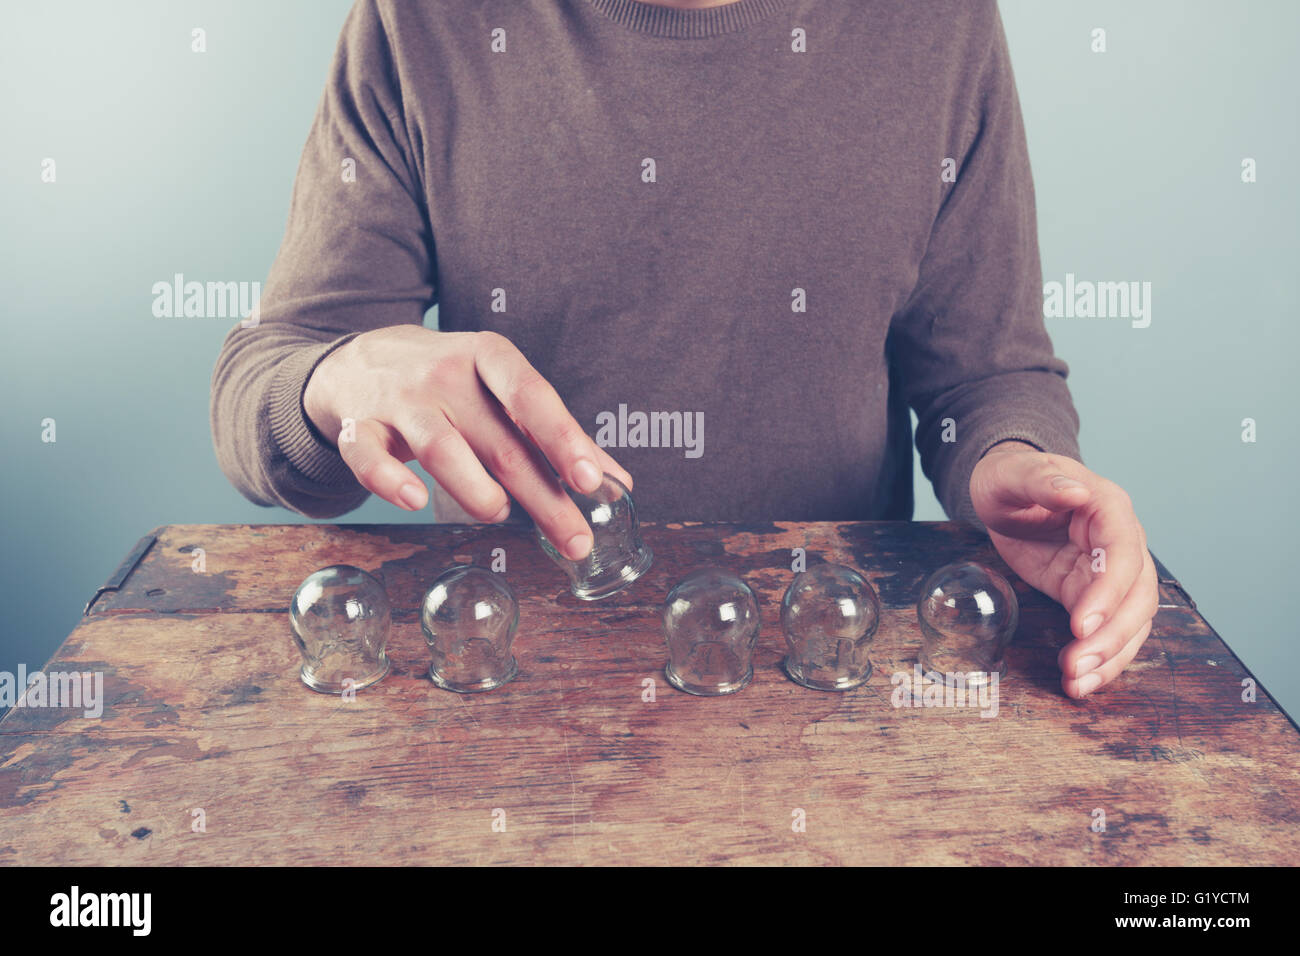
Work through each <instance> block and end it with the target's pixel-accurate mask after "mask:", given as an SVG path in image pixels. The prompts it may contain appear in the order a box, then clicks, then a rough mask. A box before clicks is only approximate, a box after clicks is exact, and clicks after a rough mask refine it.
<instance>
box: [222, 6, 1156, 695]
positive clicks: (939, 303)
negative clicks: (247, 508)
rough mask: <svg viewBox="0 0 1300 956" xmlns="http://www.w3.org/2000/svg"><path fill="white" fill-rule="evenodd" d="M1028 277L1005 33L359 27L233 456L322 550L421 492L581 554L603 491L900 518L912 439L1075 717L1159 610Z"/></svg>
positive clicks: (673, 15)
mask: <svg viewBox="0 0 1300 956" xmlns="http://www.w3.org/2000/svg"><path fill="white" fill-rule="evenodd" d="M1041 280H1042V275H1041V266H1040V263H1039V256H1038V244H1037V233H1036V223H1035V210H1034V197H1033V186H1032V180H1031V175H1030V167H1029V160H1028V155H1027V149H1026V143H1025V135H1024V129H1023V125H1022V119H1021V114H1020V107H1019V101H1018V98H1017V95H1016V91H1015V83H1014V78H1013V75H1012V71H1011V64H1010V61H1009V57H1008V53H1007V45H1006V40H1005V36H1004V34H1003V30H1002V24H1001V20H1000V17H999V15H998V11H997V7H996V5H995V3H994V0H981V2H977V3H976V2H969V0H927V2H912V3H907V4H897V3H891V2H884V0H882V2H868V0H861V2H856V0H855V2H848V0H732V2H727V3H721V2H707V0H694V2H691V0H656V2H653V3H651V2H643V0H529V2H521V0H483V2H475V3H471V2H464V3H433V2H425V3H418V2H417V3H401V2H396V0H358V2H357V4H356V6H355V7H354V8H353V10H352V11H351V13H350V15H349V17H348V20H347V23H346V25H345V27H344V29H343V34H342V37H341V39H340V43H339V48H338V51H337V54H336V57H335V60H334V64H333V67H332V70H331V73H330V77H329V81H328V83H327V86H326V89H325V93H324V96H323V97H322V99H321V102H320V105H319V108H318V111H317V115H316V119H315V122H314V124H313V126H312V129H311V132H310V134H309V138H308V142H307V145H306V148H305V149H304V152H303V157H302V162H301V165H300V167H299V170H298V178H297V181H296V184H295V187H294V195H293V201H292V206H291V211H290V216H289V223H288V229H287V231H286V234H285V238H284V242H283V244H282V246H281V249H280V252H279V255H278V256H277V258H276V261H275V264H274V266H273V268H272V271H271V275H270V277H269V279H268V281H267V284H266V289H265V292H264V295H263V297H262V301H261V305H260V317H259V321H258V322H257V323H256V324H254V325H253V327H251V328H237V329H235V330H232V332H231V333H230V335H229V336H228V338H227V339H226V342H225V345H224V347H223V350H222V353H221V356H220V359H219V360H218V363H217V367H216V371H215V373H214V378H213V401H212V425H213V433H214V436H215V441H216V446H217V455H218V459H219V461H220V463H221V466H222V468H223V469H224V471H225V472H226V474H227V475H228V476H229V477H230V479H231V480H232V481H233V482H234V483H235V485H236V486H237V487H238V488H239V489H240V490H241V491H242V492H243V493H244V494H245V495H247V496H248V497H249V498H251V499H252V500H254V501H257V502H259V503H262V504H279V505H282V506H284V507H288V508H292V509H295V510H297V511H299V512H301V513H303V514H307V515H311V516H313V517H333V516H336V515H339V514H342V513H344V512H346V511H348V510H350V509H352V508H355V507H356V506H357V505H359V504H360V503H361V502H362V501H363V500H364V499H365V498H366V497H367V496H368V495H369V494H372V493H373V494H377V495H379V496H380V497H381V498H384V499H385V500H387V501H389V502H392V503H393V504H395V505H398V506H399V507H403V508H407V509H412V510H414V509H420V508H423V507H425V505H426V504H427V503H428V489H427V488H426V487H425V485H424V483H423V482H422V481H421V480H420V479H419V478H418V477H417V475H416V473H415V472H413V471H412V470H411V469H410V468H408V467H407V466H406V465H405V464H404V462H409V461H418V462H419V463H420V465H421V466H422V467H423V468H424V469H425V471H427V472H428V473H429V474H430V475H431V476H432V477H433V478H434V479H435V482H436V484H435V493H445V494H446V495H448V496H450V498H452V499H454V500H455V502H457V503H458V504H459V506H460V508H461V509H463V511H464V512H466V513H467V514H468V515H469V516H470V517H471V518H472V519H475V520H479V521H501V520H504V519H505V518H506V517H507V515H508V514H509V513H510V498H511V497H513V499H514V500H515V501H516V502H517V503H518V504H519V505H520V506H522V508H523V509H524V510H525V511H526V512H527V513H528V514H530V515H531V516H532V517H533V518H534V519H535V520H536V522H537V523H538V525H539V526H540V527H541V528H542V530H543V531H544V532H545V533H546V535H547V537H548V538H549V539H550V540H551V541H555V542H557V543H561V546H562V547H563V549H564V550H565V551H566V552H567V553H568V554H570V556H572V557H574V558H580V557H582V556H583V555H585V554H586V553H587V551H588V549H589V548H590V545H591V538H590V535H589V534H588V533H587V529H586V525H585V524H584V522H583V520H582V518H581V517H580V515H579V514H578V512H577V510H576V508H574V507H573V505H572V503H571V502H570V501H569V499H568V498H567V496H566V495H565V494H564V491H563V488H562V487H561V484H560V481H563V482H565V483H567V484H568V485H569V486H571V487H573V488H576V489H578V490H580V491H589V490H591V489H593V488H594V487H595V485H596V484H597V483H598V481H599V480H600V474H601V472H609V473H611V474H613V475H615V476H616V477H618V478H619V479H621V480H622V481H623V482H624V483H625V484H627V485H629V486H631V484H632V477H631V475H630V474H629V472H635V473H636V474H637V476H638V484H637V503H638V506H639V509H640V510H641V512H642V514H643V516H644V517H647V518H651V519H659V520H666V519H680V520H685V519H714V520H744V519H772V520H781V519H784V520H830V519H838V520H852V519H883V518H910V517H911V513H912V498H911V434H910V432H911V429H910V419H909V417H908V412H907V407H908V406H909V405H910V406H911V407H912V408H913V409H914V410H915V411H916V413H917V416H918V429H917V436H916V441H917V447H918V448H919V450H920V453H921V460H922V465H923V468H924V471H925V473H926V475H927V476H928V477H929V478H930V480H931V481H932V482H933V484H934V487H935V489H936V494H937V495H938V497H939V499H940V501H941V502H942V503H943V505H944V508H945V510H946V511H947V512H948V514H949V515H950V516H952V517H953V518H958V519H963V520H967V521H970V522H972V523H975V524H976V525H979V526H983V527H985V528H986V529H987V530H988V533H989V535H990V538H991V540H992V542H993V544H994V545H995V546H996V548H997V549H998V552H999V553H1000V554H1001V555H1002V556H1003V558H1004V559H1005V560H1006V561H1007V563H1008V564H1009V565H1010V566H1011V567H1012V568H1013V569H1014V570H1015V571H1016V573H1017V574H1019V575H1020V576H1021V577H1022V578H1024V579H1025V580H1026V581H1027V582H1028V583H1030V584H1031V585H1033V586H1034V587H1036V588H1038V589H1039V590H1041V591H1043V592H1044V593H1046V594H1048V595H1050V596H1051V597H1052V598H1054V599H1056V600H1058V601H1060V602H1061V603H1062V604H1063V605H1064V606H1065V607H1066V608H1067V610H1069V612H1070V626H1071V629H1072V631H1073V633H1074V635H1075V640H1073V641H1072V642H1071V643H1070V644H1069V645H1067V646H1066V647H1065V648H1064V649H1063V650H1062V652H1061V655H1060V665H1061V668H1062V679H1061V683H1062V687H1063V689H1064V690H1065V692H1066V693H1067V694H1069V695H1070V696H1074V697H1081V696H1084V695H1086V694H1088V693H1090V692H1092V691H1094V690H1096V689H1097V688H1098V687H1099V686H1102V685H1104V684H1105V683H1107V682H1108V681H1110V680H1112V679H1114V677H1115V676H1116V675H1117V674H1119V673H1120V671H1121V670H1122V669H1123V668H1124V667H1125V666H1126V665H1127V664H1128V663H1129V661H1131V660H1132V658H1133V656H1134V655H1135V654H1136V653H1137V650H1138V648H1139V647H1140V646H1141V644H1142V642H1143V641H1144V640H1145V638H1146V636H1147V634H1148V632H1149V631H1150V626H1151V618H1152V616H1153V615H1154V613H1155V607H1156V579H1155V571H1154V568H1153V566H1152V562H1151V558H1150V555H1149V553H1148V552H1147V550H1146V543H1145V536H1144V532H1143V530H1142V526H1141V525H1140V524H1139V522H1138V520H1137V517H1136V516H1135V514H1134V512H1133V508H1132V505H1131V504H1130V502H1129V499H1128V497H1127V495H1125V493H1124V492H1123V491H1122V490H1121V489H1120V488H1119V487H1118V486H1117V485H1115V484H1114V483H1112V482H1110V481H1107V480H1106V479H1104V478H1101V477H1100V476H1098V475H1095V474H1093V473H1092V472H1091V471H1089V470H1088V469H1087V468H1085V467H1084V466H1083V465H1082V464H1081V463H1080V462H1079V460H1078V459H1079V457H1080V456H1079V451H1078V445H1077V439H1076V436H1077V431H1078V418H1077V415H1076V413H1075V410H1074V406H1073V404H1072V401H1071V398H1070V394H1069V390H1068V388H1067V387H1066V384H1065V378H1066V375H1067V372H1068V369H1067V367H1066V365H1065V363H1063V362H1062V361H1060V360H1059V359H1058V358H1056V357H1055V355H1054V354H1053V352H1052V347H1051V342H1050V340H1049V338H1048V336H1047V333H1046V331H1045V329H1044V327H1043V322H1042V299H1041V295H1042V286H1041ZM435 302H436V303H437V304H438V306H439V329H440V331H433V330H430V329H426V328H424V327H423V325H422V322H423V317H424V314H425V312H426V310H427V309H428V308H430V307H431V306H432V305H433V304H434V303H435ZM706 425H707V428H706V427H705V426H706ZM592 433H594V434H595V435H596V437H597V438H599V439H600V442H599V443H598V442H597V441H596V440H594V439H593V437H591V436H592ZM607 447H608V448H614V449H615V450H616V451H617V457H618V459H619V460H618V461H615V459H614V457H613V456H612V455H611V452H609V451H606V450H605V449H606V448H607ZM620 462H621V464H620ZM624 465H626V469H625V468H624ZM557 475H558V479H559V480H557V477H556V476H557ZM1098 549H1100V551H1099V550H1098ZM1099 555H1101V556H1104V562H1105V570H1104V572H1102V571H1100V570H1094V568H1099V564H1098V563H1097V556H1099Z"/></svg>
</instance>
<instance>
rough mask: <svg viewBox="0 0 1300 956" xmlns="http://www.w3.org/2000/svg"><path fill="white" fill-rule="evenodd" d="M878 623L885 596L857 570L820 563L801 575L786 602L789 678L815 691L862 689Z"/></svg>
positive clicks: (783, 622)
mask: <svg viewBox="0 0 1300 956" xmlns="http://www.w3.org/2000/svg"><path fill="white" fill-rule="evenodd" d="M879 623H880V598H879V597H877V595H876V591H875V588H873V587H872V586H871V583H870V582H869V581H867V579H866V578H864V577H863V576H862V575H860V574H859V573H858V572H857V571H855V570H853V569H852V568H849V567H845V566H844V565H842V564H817V565H813V566H812V567H811V568H809V569H808V570H807V571H802V572H800V573H799V574H797V575H795V578H794V580H793V581H791V582H790V587H789V588H788V589H787V590H786V592H785V598H784V600H782V602H781V629H782V630H783V631H784V632H785V642H786V647H787V648H788V649H789V651H788V653H787V654H786V656H785V660H784V661H783V662H782V664H783V666H784V668H785V672H786V674H787V675H788V676H789V678H790V679H791V680H792V681H794V682H795V683H796V684H802V685H803V686H804V687H811V688H812V689H814V690H850V689H851V688H854V687H857V686H858V685H859V684H862V683H864V682H865V681H866V680H867V678H868V677H870V676H871V660H870V659H869V658H868V657H867V652H868V650H869V649H870V647H871V640H872V638H873V637H875V634H876V627H877V625H878V624H879Z"/></svg>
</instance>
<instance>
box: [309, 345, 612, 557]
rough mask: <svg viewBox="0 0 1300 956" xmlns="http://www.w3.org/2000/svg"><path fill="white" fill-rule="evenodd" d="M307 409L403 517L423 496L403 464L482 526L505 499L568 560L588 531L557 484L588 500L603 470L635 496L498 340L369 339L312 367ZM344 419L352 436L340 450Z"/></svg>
mask: <svg viewBox="0 0 1300 956" xmlns="http://www.w3.org/2000/svg"><path fill="white" fill-rule="evenodd" d="M303 409H304V411H306V413H307V416H308V418H310V419H311V421H312V423H313V424H314V425H315V426H316V428H317V429H318V430H319V431H320V433H321V434H322V435H324V436H326V437H327V438H331V439H334V440H335V441H336V444H337V447H338V450H339V453H340V454H341V455H342V456H343V460H344V461H345V462H346V463H347V465H348V467H349V468H351V469H352V473H353V474H354V475H356V478H357V480H358V481H359V482H361V485H362V486H363V487H364V488H366V489H367V490H368V491H370V492H373V493H374V494H376V495H378V496H379V497H380V498H383V499H384V500H385V501H388V502H391V503H392V504H395V505H397V506H398V507H400V508H405V509H406V510H408V511H418V510H419V509H421V508H423V507H424V506H425V505H426V504H428V501H429V492H428V489H427V488H426V487H425V486H424V483H423V482H422V481H421V480H420V479H419V478H418V477H416V475H415V473H414V472H413V471H412V470H411V469H410V468H408V467H407V466H406V465H405V464H403V462H408V461H412V460H415V461H419V463H420V464H421V465H422V466H424V469H425V471H427V472H428V473H429V474H430V475H432V476H433V478H434V480H436V481H437V482H438V484H439V485H441V486H442V487H443V488H444V489H445V490H446V491H447V493H448V494H450V495H451V496H452V497H453V498H455V499H456V501H457V503H458V504H459V505H460V506H461V507H462V508H464V509H465V511H466V512H468V513H469V514H470V515H471V516H472V517H474V518H475V519H477V520H479V521H491V522H496V521H503V520H505V518H506V516H507V515H509V514H510V500H509V498H508V497H507V496H506V491H507V490H508V491H509V492H510V494H511V495H513V496H514V498H515V500H516V501H518V502H519V503H520V504H521V505H522V506H523V507H524V509H525V510H526V511H527V512H528V513H529V514H530V515H532V517H533V520H534V521H536V522H537V525H538V527H540V528H541V530H542V532H543V533H544V534H545V535H546V537H547V539H548V540H550V541H551V542H553V543H555V545H556V546H557V547H558V548H559V549H560V550H561V551H562V552H563V553H564V554H565V555H567V556H568V557H569V558H571V559H573V560H575V561H577V560H581V559H582V558H584V557H586V556H587V554H588V553H589V552H590V550H591V529H590V528H589V527H588V525H587V522H586V520H585V519H584V518H583V517H582V513H581V512H580V511H579V510H578V508H577V506H576V505H574V503H573V501H572V500H571V499H570V498H569V496H568V495H567V494H566V493H565V491H564V489H563V487H561V485H560V483H559V481H557V480H556V474H558V475H559V476H560V478H562V479H563V480H564V481H565V482H566V483H567V484H568V485H569V486H570V487H571V488H575V489H576V490H578V491H580V492H584V493H591V492H593V491H595V490H596V489H597V488H598V487H599V486H600V483H601V480H602V472H608V473H609V474H612V475H613V476H614V477H615V478H617V479H618V480H619V481H621V482H623V484H624V485H626V486H627V487H628V488H631V487H632V477H631V476H630V475H629V474H628V473H627V472H626V471H624V470H623V469H622V468H621V467H620V466H619V465H618V463H617V462H615V461H614V459H613V458H611V457H610V456H609V455H607V454H606V453H605V451H604V450H603V449H601V448H600V447H599V446H598V445H597V444H596V443H595V442H594V441H593V440H592V439H591V438H590V437H589V436H588V435H587V434H586V433H585V432H584V431H583V430H582V428H581V426H579V425H578V422H577V421H576V420H575V419H574V418H573V416H572V415H570V414H569V411H568V409H566V408H565V407H564V402H563V401H562V400H561V399H560V396H559V394H558V393H557V392H556V391H555V389H554V388H553V387H552V386H551V385H550V383H549V382H547V381H546V380H545V379H544V378H542V376H541V375H540V374H539V373H538V372H537V370H536V369H534V368H533V367H532V365H530V364H529V363H528V360H527V359H526V358H524V356H523V353H521V352H520V351H519V350H518V349H517V348H515V347H514V345H512V344H511V343H510V341H509V339H507V338H505V336H503V335H499V334H497V333H496V332H435V331H433V330H432V329H426V328H424V327H423V326H417V325H399V326H393V327H392V328H384V329H375V330H374V331H371V332H364V333H362V334H361V335H358V336H357V337H356V338H355V339H352V340H351V341H349V342H348V343H347V344H345V345H343V346H341V347H339V348H337V349H335V350H334V351H333V352H331V353H330V354H329V355H327V356H326V357H325V358H324V360H322V361H321V363H320V364H319V365H317V366H316V369H315V371H313V372H312V375H311V378H309V379H308V381H307V387H306V389H305V390H304V392H303ZM345 418H350V419H352V420H353V422H354V423H355V427H354V429H353V431H354V432H355V437H354V440H349V441H338V438H339V437H340V431H341V428H342V421H343V419H345ZM348 437H353V436H352V435H349V436H348ZM547 462H549V463H550V465H549V466H548V465H547ZM552 467H553V468H554V469H555V471H554V472H552V471H551V468H552ZM494 475H495V476H496V477H495V478H494V477H493V476H494ZM503 485H504V486H505V487H504V488H503V487H502V486H503Z"/></svg>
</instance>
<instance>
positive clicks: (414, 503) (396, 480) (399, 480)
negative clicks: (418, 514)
mask: <svg viewBox="0 0 1300 956" xmlns="http://www.w3.org/2000/svg"><path fill="white" fill-rule="evenodd" d="M396 444H397V438H396V436H394V435H393V434H392V432H391V431H390V430H389V429H388V427H387V426H385V425H383V424H381V423H380V422H377V421H375V420H374V419H372V418H367V419H363V420H362V421H359V422H357V423H356V424H355V426H354V428H353V434H352V435H351V436H348V435H347V432H344V433H343V434H341V435H340V436H339V442H338V448H339V454H340V455H341V456H342V457H343V461H344V463H345V464H346V465H347V466H348V467H349V468H350V469H352V474H353V475H355V476H356V479H357V481H359V482H360V483H361V487H363V488H365V489H366V490H367V491H369V492H371V493H372V494H375V495H378V496H379V497H380V498H383V499H384V500H385V501H387V502H389V503H390V504H394V505H397V507H399V508H403V509H405V510H407V511H419V510H420V509H421V508H423V507H424V506H425V505H427V504H428V503H429V489H428V488H426V487H425V486H424V482H422V481H421V480H420V479H419V478H417V477H416V475H415V472H413V471H411V469H410V468H407V467H406V465H404V464H402V463H401V462H400V461H398V460H397V459H396V458H395V457H394V456H393V448H394V447H395V445H396Z"/></svg>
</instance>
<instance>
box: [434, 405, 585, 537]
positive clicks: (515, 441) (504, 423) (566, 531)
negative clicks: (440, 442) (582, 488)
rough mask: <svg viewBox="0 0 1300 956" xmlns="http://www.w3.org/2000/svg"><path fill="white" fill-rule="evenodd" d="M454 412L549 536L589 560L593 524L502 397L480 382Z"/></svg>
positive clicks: (461, 429) (488, 464)
mask: <svg viewBox="0 0 1300 956" xmlns="http://www.w3.org/2000/svg"><path fill="white" fill-rule="evenodd" d="M454 412H455V420H454V422H453V424H455V426H456V428H457V430H458V431H459V432H460V433H461V435H463V436H464V438H465V440H466V441H467V442H468V443H469V446H470V448H471V449H473V451H474V454H475V455H476V456H477V457H478V459H479V461H480V462H481V463H482V464H483V465H485V466H486V468H487V470H488V471H489V472H490V473H491V474H493V475H495V476H496V479H497V480H498V481H500V483H501V484H502V485H503V486H504V487H505V489H506V490H507V491H508V492H509V493H510V494H511V496H512V497H513V498H514V499H515V501H517V502H518V503H519V505H520V507H522V508H523V509H524V510H525V511H527V512H528V514H530V515H531V516H532V518H533V520H534V521H535V522H536V523H537V527H538V528H539V529H540V530H541V532H542V534H544V535H545V536H546V539H547V540H548V541H550V542H552V543H553V544H554V545H555V547H556V548H557V549H558V550H559V551H560V552H561V553H563V554H564V555H565V556H566V557H568V558H569V559H570V560H573V561H581V560H582V559H583V558H585V557H586V556H587V555H588V554H589V553H590V552H591V545H592V533H591V526H590V525H588V524H587V521H586V519H585V518H584V517H583V516H582V512H581V511H579V510H578V506H577V505H576V504H574V503H573V499H572V498H570V497H569V495H568V493H567V492H566V491H565V490H564V486H563V485H561V484H560V482H559V479H557V478H556V476H555V473H554V472H553V471H552V470H551V466H550V465H548V464H547V463H546V461H545V460H544V459H543V458H542V453H541V451H540V450H539V449H538V448H537V446H536V445H534V444H533V443H532V442H530V441H528V440H527V439H526V438H525V437H524V436H523V435H522V434H521V433H520V431H519V429H517V428H516V427H515V426H514V423H512V422H511V421H510V419H509V418H508V417H507V416H506V412H505V409H503V408H502V407H501V405H500V403H499V402H497V400H496V398H495V397H494V396H493V395H491V394H490V393H489V392H488V391H487V389H486V388H485V387H483V386H482V385H480V386H479V387H478V390H477V393H476V394H475V395H474V396H473V397H472V398H470V399H468V400H463V401H460V402H458V404H457V406H456V408H455V409H454Z"/></svg>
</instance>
